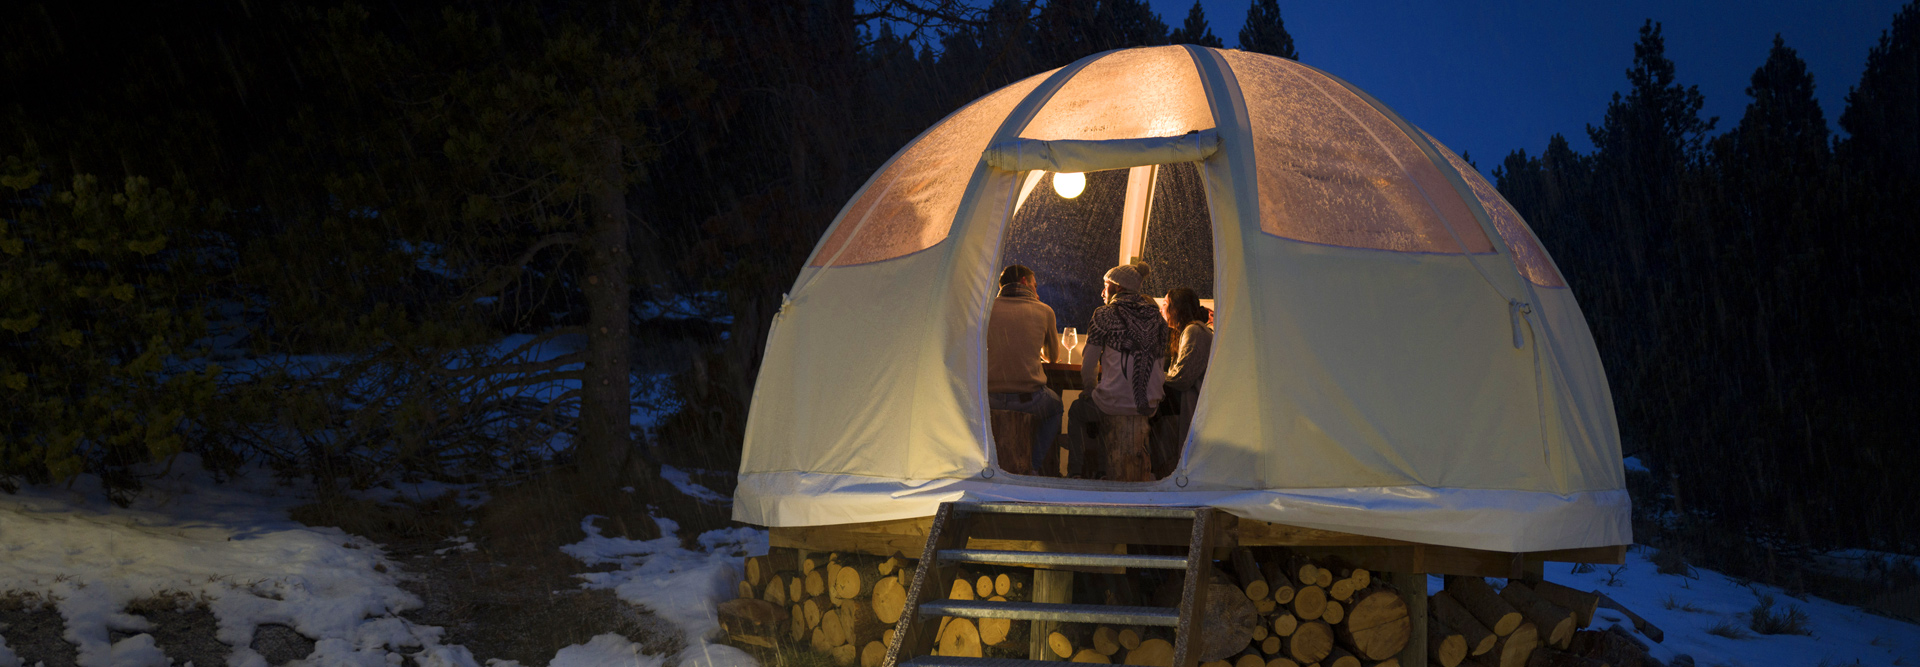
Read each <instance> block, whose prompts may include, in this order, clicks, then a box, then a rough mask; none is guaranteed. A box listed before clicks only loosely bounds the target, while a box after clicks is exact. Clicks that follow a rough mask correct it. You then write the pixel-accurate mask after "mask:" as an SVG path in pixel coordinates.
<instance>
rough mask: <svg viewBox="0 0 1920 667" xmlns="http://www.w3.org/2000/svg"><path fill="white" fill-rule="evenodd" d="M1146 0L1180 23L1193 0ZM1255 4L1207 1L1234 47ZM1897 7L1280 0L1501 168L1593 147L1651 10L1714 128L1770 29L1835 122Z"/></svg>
mask: <svg viewBox="0 0 1920 667" xmlns="http://www.w3.org/2000/svg"><path fill="white" fill-rule="evenodd" d="M1150 4H1151V5H1152V6H1153V8H1154V10H1155V11H1156V12H1158V13H1159V14H1160V16H1161V18H1163V19H1165V20H1166V22H1167V25H1168V26H1169V27H1178V26H1179V25H1180V23H1181V21H1183V20H1185V19H1186V16H1187V10H1188V8H1190V7H1192V6H1193V0H1150ZM1249 4H1250V2H1249V0H1203V1H1202V3H1201V5H1202V6H1203V7H1204V8H1205V9H1206V14H1207V21H1208V23H1210V24H1211V25H1212V27H1213V32H1214V34H1216V35H1219V36H1220V39H1221V40H1222V41H1224V42H1226V45H1227V46H1228V47H1234V46H1237V45H1238V43H1239V32H1240V26H1241V24H1242V23H1243V22H1244V21H1245V17H1246V12H1247V7H1248V5H1249ZM1901 4H1902V2H1900V1H1898V0H1845V1H1844V2H1808V1H1783V0H1750V1H1746V2H1689V1H1685V0H1681V1H1677V2H1675V1H1668V2H1657V1H1652V0H1609V1H1608V2H1590V3H1570V2H1537V1H1523V0H1447V1H1442V2H1345V1H1342V2H1298V1H1291V2H1290V1H1287V0H1282V2H1281V3H1280V8H1281V9H1280V11H1281V17H1282V18H1283V19H1285V21H1286V24H1287V31H1288V32H1290V33H1292V34H1293V38H1294V45H1295V47H1296V48H1297V49H1298V50H1299V52H1300V58H1301V62H1305V63H1307V64H1310V65H1313V66H1315V67H1318V68H1320V69H1323V70H1326V71H1328V72H1331V73H1333V74H1335V75H1337V76H1339V77H1341V78H1344V79H1346V80H1348V81H1350V82H1352V83H1353V84H1355V85H1358V86H1360V87H1361V88H1364V89H1366V90H1367V91H1368V92H1371V93H1373V95H1374V96H1375V97H1378V98H1380V100H1381V101H1383V102H1385V103H1387V104H1388V105H1389V106H1392V107H1393V108H1394V109H1395V110H1397V111H1399V112H1400V114H1401V115H1402V116H1405V117H1406V118H1407V120H1409V121H1411V122H1412V123H1414V124H1415V125H1419V126H1420V127H1422V128H1424V129H1426V130H1427V131H1428V132H1429V133H1431V134H1433V135H1434V136H1435V137H1437V138H1439V139H1440V141H1441V142H1443V143H1445V144H1447V145H1448V146H1449V147H1451V148H1453V149H1454V150H1455V151H1466V152H1469V153H1471V154H1472V156H1473V159H1474V161H1475V162H1477V163H1478V164H1479V166H1480V169H1481V171H1492V169H1493V167H1494V166H1495V165H1497V164H1498V163H1499V160H1500V159H1501V158H1503V157H1505V156H1506V154H1507V153H1508V152H1509V151H1511V150H1513V149H1516V148H1524V149H1526V151H1527V152H1528V153H1529V154H1533V155H1538V154H1539V153H1540V151H1541V150H1542V149H1544V148H1545V147H1546V145H1547V138H1548V137H1549V136H1551V135H1552V134H1553V133H1555V132H1560V133H1563V134H1565V135H1567V139H1568V140H1569V141H1570V142H1572V144H1573V146H1574V148H1575V149H1576V150H1579V151H1582V152H1585V151H1588V150H1591V149H1592V145H1591V144H1590V143H1589V142H1588V141H1587V136H1586V129H1585V128H1586V126H1587V125H1588V124H1589V123H1598V122H1599V121H1600V118H1601V116H1602V114H1604V113H1605V111H1606V106H1607V102H1608V100H1609V98H1610V97H1611V96H1612V94H1613V93H1614V92H1616V91H1624V90H1625V88H1626V85H1627V79H1626V70H1627V67H1628V66H1629V65H1631V64H1632V62H1633V43H1634V41H1635V39H1636V38H1637V37H1638V30H1639V28H1640V24H1641V23H1642V22H1643V21H1645V20H1646V19H1649V18H1651V19H1653V20H1654V21H1657V22H1660V23H1662V24H1664V26H1665V29H1664V31H1663V34H1664V35H1665V36H1666V40H1667V56H1668V57H1669V58H1672V59H1673V61H1674V64H1675V67H1676V76H1677V77H1678V78H1679V81H1680V82H1681V83H1682V84H1690V85H1698V86H1699V87H1700V92H1701V94H1703V95H1705V96H1706V100H1707V105H1706V108H1705V110H1703V112H1702V115H1704V116H1719V117H1720V124H1719V125H1718V126H1716V127H1715V133H1719V132H1722V131H1725V130H1726V129H1727V128H1730V127H1732V126H1733V125H1735V124H1737V123H1739V121H1740V115H1741V114H1742V113H1743V112H1744V111H1745V110H1746V105H1747V95H1746V92H1745V91H1746V87H1747V81H1748V78H1749V77H1751V76H1752V75H1753V71H1754V69H1756V68H1758V67H1759V66H1760V64H1761V63H1762V62H1764V61H1765V60H1766V55H1767V49H1768V48H1769V47H1771V45H1772V43H1773V35H1774V33H1780V34H1781V35H1782V36H1783V37H1785V38H1786V41H1787V46H1789V47H1791V48H1793V49H1795V50H1797V51H1799V53H1800V57H1801V59H1803V60H1805V61H1807V66H1808V68H1809V69H1810V70H1811V71H1812V73H1813V81H1814V86H1815V93H1816V94H1817V95H1818V96H1819V98H1820V102H1821V106H1822V107H1823V108H1824V110H1825V111H1826V114H1827V125H1828V127H1829V128H1831V129H1833V130H1834V131H1836V132H1838V131H1839V123H1838V120H1839V116H1840V111H1841V109H1842V108H1843V107H1844V105H1845V98H1846V94H1847V89H1848V88H1849V87H1851V86H1853V85H1854V84H1855V83H1857V82H1858V81H1859V78H1860V72H1861V69H1862V68H1863V67H1864V66H1865V65H1866V60H1867V50H1868V49H1870V48H1872V47H1873V45H1874V44H1876V43H1878V40H1879V38H1880V33H1881V31H1882V30H1884V29H1886V28H1887V27H1888V26H1889V25H1891V24H1892V20H1893V15H1894V13H1895V12H1896V11H1898V10H1899V8H1900V6H1901Z"/></svg>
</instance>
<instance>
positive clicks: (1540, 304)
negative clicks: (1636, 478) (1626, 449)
mask: <svg viewBox="0 0 1920 667" xmlns="http://www.w3.org/2000/svg"><path fill="white" fill-rule="evenodd" d="M1534 298H1535V304H1534V312H1535V313H1536V318H1535V319H1537V320H1539V322H1540V324H1541V326H1542V328H1544V329H1545V330H1546V331H1545V335H1543V336H1539V338H1541V339H1544V340H1545V344H1544V345H1543V346H1542V354H1544V355H1546V356H1547V358H1548V359H1550V360H1551V363H1550V364H1546V365H1545V367H1546V370H1548V371H1549V372H1550V373H1551V378H1552V379H1553V381H1554V382H1553V384H1550V385H1548V388H1547V391H1546V392H1545V393H1546V395H1547V396H1548V397H1549V398H1551V399H1552V400H1553V402H1554V403H1553V409H1554V412H1553V415H1554V417H1555V421H1556V422H1558V423H1559V424H1561V430H1560V434H1561V435H1562V436H1563V437H1564V438H1565V441H1564V442H1563V443H1561V446H1562V447H1565V449H1566V456H1567V458H1568V460H1567V462H1566V464H1565V465H1564V467H1565V468H1566V469H1568V470H1573V471H1579V473H1580V478H1579V479H1577V480H1575V481H1574V482H1573V483H1571V484H1569V485H1568V487H1567V490H1569V491H1587V490H1594V489H1619V488H1625V487H1626V483H1627V473H1626V469H1625V464H1624V463H1622V460H1621V448H1620V426H1619V423H1618V422H1617V421H1616V420H1615V417H1614V412H1613V390H1612V388H1611V387H1609V386H1608V384H1607V373H1606V369H1605V368H1604V367H1603V366H1602V365H1601V363H1600V352H1599V349H1598V348H1597V347H1595V345H1594V342H1593V333H1592V332H1591V331H1589V330H1588V329H1587V320H1586V316H1585V315H1584V314H1582V312H1581V310H1580V304H1579V303H1578V302H1577V301H1575V300H1574V297H1573V292H1572V291H1571V290H1566V289H1541V290H1535V291H1534Z"/></svg>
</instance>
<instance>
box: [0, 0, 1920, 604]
mask: <svg viewBox="0 0 1920 667" xmlns="http://www.w3.org/2000/svg"><path fill="white" fill-rule="evenodd" d="M1281 10H1282V8H1281V7H1280V5H1279V4H1278V3H1277V2H1276V1H1275V0H1252V2H1251V3H1250V8H1249V13H1248V16H1249V19H1248V22H1247V25H1246V26H1245V27H1244V28H1241V29H1238V30H1219V29H1217V28H1216V27H1214V26H1210V25H1209V23H1208V20H1207V17H1206V15H1205V13H1204V12H1203V11H1202V9H1201V7H1200V5H1199V4H1198V3H1195V4H1194V6H1193V8H1192V10H1191V11H1190V12H1188V13H1187V14H1186V15H1185V16H1174V17H1165V18H1163V17H1161V16H1159V15H1157V14H1156V13H1155V12H1153V11H1152V10H1151V8H1149V7H1148V6H1147V4H1146V3H1145V2H1144V0H1048V1H1045V2H1041V1H1040V0H993V1H992V2H990V3H987V2H962V1H960V0H704V1H701V2H693V1H690V0H433V1H425V2H395V3H385V2H364V1H361V2H356V1H352V0H313V1H296V0H216V1H212V2H201V3H179V4H175V3H149V2H125V3H108V4H100V3H66V2H14V3H5V5H4V7H0V44H4V45H5V46H3V47H0V91H3V92H0V128H4V131H0V487H3V488H5V489H8V490H13V489H17V488H19V487H20V486H21V485H26V484H52V483H59V482H62V481H65V480H68V479H70V478H72V477H73V476H75V475H77V474H80V473H83V472H85V473H92V474H97V475H99V476H100V477H101V478H102V479H103V480H105V481H106V482H107V489H108V493H110V494H115V495H116V497H124V496H125V494H130V493H133V492H134V491H136V490H138V489H139V487H140V483H141V472H140V471H141V470H144V469H147V468H146V467H144V466H151V465H153V464H156V463H164V462H166V461H168V460H170V458H171V457H173V456H174V455H175V454H177V453H181V452H193V453H196V454H198V455H199V460H200V461H202V462H203V463H204V464H205V465H208V466H212V467H215V468H217V469H219V470H221V471H224V473H225V474H246V473H245V472H244V471H246V470H251V469H253V468H250V467H249V466H248V465H247V464H249V463H264V464H266V465H267V466H268V467H269V468H270V469H272V470H274V471H276V472H277V473H278V474H280V475H282V476H284V477H287V478H304V479H309V480H312V481H313V482H314V483H315V484H318V485H321V486H323V487H339V488H350V487H358V486H365V485H368V484H373V483H377V482H378V481H379V480H381V479H387V478H392V477H401V478H407V479H445V480H466V481H471V480H479V479H530V478H534V477H537V476H539V475H541V474H543V472H544V471H545V470H547V469H548V468H549V467H551V466H553V465H554V464H556V463H560V464H569V465H572V466H574V467H575V468H577V469H578V470H579V471H580V473H581V475H582V478H583V480H584V482H583V483H585V484H589V485H591V488H619V487H622V486H634V485H640V486H644V485H647V484H653V483H656V477H657V474H658V469H659V467H660V466H661V465H663V464H670V465H676V466H684V467H689V468H696V469H702V470H731V469H734V468H735V467H737V464H738V456H739V447H740V442H741V438H742V432H743V429H744V426H745V424H744V422H745V419H746V413H747V410H746V406H747V403H748V401H749V399H750V397H751V396H752V392H753V384H754V379H755V377H756V374H757V371H758V367H759V357H760V355H761V354H762V351H763V348H764V346H765V336H766V332H767V328H768V324H769V322H770V320H771V318H772V316H773V314H774V313H775V312H776V311H777V309H778V308H779V306H780V303H781V298H782V294H783V293H784V292H786V291H787V290H788V289H790V288H791V286H792V284H793V280H794V277H795V276H796V274H797V273H798V271H799V269H800V267H801V265H802V263H803V262H805V261H806V259H807V254H808V253H809V252H810V250H811V249H812V248H813V247H814V245H815V242H816V240H817V239H819V238H820V236H821V235H822V233H823V232H824V230H825V228H826V226H827V225H828V224H829V223H830V222H831V221H832V219H833V218H834V216H835V215H836V214H837V213H838V212H839V211H840V208H841V207H842V205H843V204H844V203H845V202H846V201H847V200H848V199H849V198H850V197H851V196H852V194H853V193H854V192H855V191H856V190H857V189H858V188H859V187H860V186H861V185H862V184H863V183H864V182H865V181H866V179H867V178H869V176H871V175H872V174H873V172H874V171H875V170H876V169H877V168H878V167H879V166H880V165H881V164H882V163H883V162H885V161H886V160H887V159H888V157H889V156H891V155H892V154H893V152H894V151H896V150H898V149H899V148H900V147H901V146H903V145H905V144H906V143H907V142H909V141H910V140H911V139H912V138H913V137H915V136H916V135H918V134H919V133H920V132H921V131H923V130H924V129H926V128H927V127H928V126H930V125H932V124H933V123H935V122H936V121H938V120H939V119H940V118H942V117H944V116H945V115H946V114H947V113H949V112H951V111H952V110H954V109H956V108H958V107H960V106H962V105H964V104H965V103H967V102H968V101H970V100H973V99H975V98H978V97H980V96H982V95H984V94H986V93H988V92H991V91H993V90H995V89H997V88H999V87H1001V86H1003V85H1006V84H1008V83H1010V82H1013V81H1016V80H1018V79H1021V78H1024V77H1027V76H1030V75H1032V74H1036V73H1039V72H1043V71H1046V70H1048V69H1051V68H1054V67H1058V66H1061V65H1064V64H1067V63H1070V62H1072V61H1074V60H1076V59H1078V58H1081V57H1083V56H1086V55H1089V54H1093V53H1098V52H1101V51H1105V50H1109V49H1115V48H1122V47H1129V46H1141V45H1158V44H1171V43H1191V44H1201V45H1207V46H1216V47H1237V48H1243V49H1247V50H1251V51H1258V52H1262V53H1268V54H1272V55H1278V56H1283V57H1288V58H1294V59H1298V60H1302V61H1304V62H1308V63H1311V62H1312V58H1313V53H1311V51H1310V50H1309V51H1307V52H1305V53H1301V52H1298V51H1296V48H1295V44H1294V39H1293V37H1292V36H1290V34H1289V32H1288V26H1287V25H1286V23H1285V22H1284V21H1283V20H1282V16H1281ZM107 16H111V20H107V19H106V18H105V17H107ZM1169 19H1171V20H1169ZM1295 29H1296V30H1297V29H1299V26H1298V25H1296V26H1295ZM1621 39H1622V41H1626V40H1629V39H1635V37H1634V36H1631V35H1622V36H1621ZM1665 39H1666V38H1665V36H1663V34H1662V30H1661V26H1660V24H1659V23H1658V22H1657V17H1656V20H1650V21H1648V22H1647V24H1646V25H1645V26H1644V27H1643V28H1642V29H1641V30H1640V32H1639V34H1638V36H1637V41H1635V43H1634V48H1633V52H1634V57H1633V60H1632V61H1631V62H1630V63H1626V62H1623V63H1621V64H1622V65H1623V66H1624V67H1626V69H1625V75H1626V76H1625V78H1624V80H1621V81H1620V82H1619V84H1618V90H1619V92H1618V93H1616V94H1615V95H1614V96H1613V98H1612V100H1611V102H1610V103H1608V104H1607V106H1606V108H1605V109H1604V110H1601V109H1596V110H1594V112H1595V114H1597V115H1598V114H1602V112H1603V115H1598V116H1597V117H1600V118H1602V120H1601V121H1600V122H1599V123H1598V124H1596V125H1591V126H1588V127H1585V128H1566V129H1565V130H1564V132H1565V133H1566V134H1569V135H1571V134H1573V133H1577V132H1585V133H1586V135H1585V136H1586V137H1587V138H1588V139H1590V141H1591V145H1592V146H1593V149H1592V150H1591V152H1584V153H1583V152H1581V151H1579V150H1576V149H1574V148H1572V147H1571V144H1570V142H1569V141H1568V140H1567V139H1566V136H1563V135H1555V136H1554V137H1552V139H1551V141H1550V143H1549V144H1548V147H1547V148H1546V150H1545V151H1544V152H1543V153H1541V154H1539V155H1532V154H1528V153H1526V152H1524V151H1514V152H1513V153H1511V154H1509V155H1507V156H1505V157H1504V159H1501V160H1500V161H1499V163H1498V164H1497V165H1494V166H1493V167H1492V170H1491V171H1492V174H1493V175H1494V177H1495V178H1494V180H1495V181H1496V185H1497V186H1498V188H1499V189H1500V191H1501V192H1502V193H1503V194H1504V195H1505V196H1506V198H1507V199H1508V200H1509V201H1510V202H1511V203H1512V204H1513V205H1514V206H1515V207H1516V208H1517V209H1518V210H1519V211H1520V213H1521V214H1522V215H1523V216H1524V217H1525V218H1526V220H1527V221H1528V222H1529V224H1530V225H1531V226H1532V228H1533V229H1534V231H1535V233H1536V234H1537V235H1538V236H1539V238H1540V240H1541V241H1542V243H1543V244H1544V245H1545V246H1546V248H1547V250H1548V251H1549V252H1550V253H1551V254H1552V256H1553V257H1554V258H1555V260H1556V261H1557V262H1558V264H1559V267H1560V268H1561V270H1562V271H1563V273H1564V274H1565V277H1566V280H1567V282H1568V283H1569V284H1570V286H1571V287H1572V289H1573V290H1574V293H1575V294H1576V296H1577V297H1578V299H1579V300H1580V303H1581V306H1582V308H1583V309H1584V311H1585V315H1586V318H1587V321H1588V323H1589V325H1590V326H1591V327H1592V330H1593V334H1594V337H1595V339H1596V340H1597V341H1598V344H1599V348H1600V351H1601V354H1602V357H1603V360H1604V362H1605V365H1606V369H1607V372H1608V380H1609V382H1610V384H1611V389H1612V392H1613V398H1614V404H1615V408H1616V410H1617V413H1618V420H1619V425H1620V429H1621V433H1622V438H1623V443H1624V449H1625V450H1626V453H1627V454H1628V455H1629V456H1634V457H1637V458H1638V460H1640V461H1641V462H1643V463H1644V464H1645V465H1646V466H1647V468H1648V469H1649V470H1650V472H1648V473H1637V474H1634V475H1630V478H1629V479H1630V484H1631V491H1632V492H1633V497H1634V502H1635V506H1636V526H1635V528H1636V538H1637V539H1639V541H1642V542H1646V543H1649V544H1654V545H1656V546H1659V547H1661V548H1662V549H1665V550H1669V551H1671V552H1673V553H1675V554H1677V555H1678V557H1681V558H1685V559H1686V560H1688V561H1695V562H1700V563H1703V564H1707V563H1711V564H1713V565H1715V566H1716V567H1718V568H1720V569H1722V570H1723V571H1727V572H1729V573H1736V574H1740V575H1742V576H1749V577H1753V578H1766V579H1770V580H1774V581H1780V582H1786V583H1788V584H1796V585H1805V584H1804V582H1795V581H1794V579H1793V578H1794V577H1796V576H1799V575H1798V574H1797V573H1796V572H1797V571H1796V570H1795V568H1794V567H1793V566H1792V563H1793V562H1795V559H1797V558H1802V557H1804V556H1805V555H1806V554H1808V553H1810V552H1812V551H1813V550H1818V549H1832V548H1871V549H1878V550H1883V551H1891V552H1900V553H1907V554H1916V553H1920V493H1916V492H1915V491H1914V490H1913V489H1912V487H1911V486H1910V483H1911V482H1912V481H1913V480H1915V479H1920V411H1917V410H1916V409H1915V406H1916V405H1920V379H1916V378H1920V349H1916V348H1917V347H1920V346H1917V345H1916V344H1917V343H1920V335H1916V333H1915V327H1916V326H1917V324H1916V323H1920V262H1916V261H1915V260H1914V259H1913V257H1912V254H1913V248H1915V247H1920V226H1916V224H1915V223H1916V221H1920V3H1909V4H1908V5H1906V6H1905V7H1904V8H1903V9H1902V10H1901V11H1900V12H1899V13H1898V15H1897V16H1896V17H1894V19H1893V21H1892V22H1891V23H1890V24H1889V25H1887V26H1886V27H1885V32H1884V33H1883V35H1882V36H1881V37H1880V39H1879V41H1878V43H1877V45H1875V46H1874V47H1873V48H1872V50H1871V52H1870V53H1869V54H1867V55H1866V59H1865V67H1864V69H1863V70H1862V71H1861V72H1859V77H1858V79H1857V80H1854V81H1821V82H1820V85H1821V86H1825V87H1834V86H1840V87H1844V88H1846V89H1847V90H1848V91H1849V92H1848V93H1847V95H1846V98H1845V109H1844V110H1843V111H1841V112H1840V114H1839V115H1838V117H1837V118H1833V119H1828V118H1826V117H1825V116H1824V115H1823V112H1822V110H1821V107H1820V106H1819V104H1817V103H1816V101H1815V97H1814V82H1813V80H1812V78H1811V76H1810V75H1809V74H1808V71H1807V67H1806V65H1805V63H1804V62H1803V61H1802V60H1801V59H1800V57H1799V56H1798V55H1797V54H1796V52H1795V51H1794V49H1793V45H1792V44H1789V43H1785V42H1783V41H1781V40H1779V39H1776V40H1775V41H1774V43H1773V46H1772V49H1771V51H1770V52H1769V54H1768V56H1767V58H1766V60H1765V61H1764V62H1756V63H1753V64H1752V65H1753V70H1752V72H1753V74H1752V79H1751V85H1750V86H1749V87H1748V88H1747V90H1746V94H1747V96H1748V99H1747V101H1746V106H1745V112H1744V113H1743V114H1742V115H1741V116H1740V117H1739V118H1724V119H1715V118H1704V117H1702V116H1701V109H1702V107H1703V104H1704V100H1703V98H1702V96H1701V94H1700V92H1699V91H1698V89H1697V88H1696V87H1695V86H1693V85H1690V84H1688V83H1687V81H1688V75H1687V72H1686V71H1685V68H1684V66H1677V65H1676V63H1675V62H1674V61H1672V60H1670V59H1669V58H1668V57H1667V55H1666V42H1665ZM1229 42H1231V44H1229ZM1462 103H1466V102H1465V101H1464V100H1463V101H1462ZM1575 136H1577V135H1575ZM1482 159H1483V160H1484V158H1482ZM556 341H570V342H569V343H568V344H567V345H564V346H560V347H558V348H556V347H555V346H554V345H551V343H554V342H556ZM553 349H563V350H564V352H563V353H552V352H551V350H553ZM662 378H664V379H662ZM556 386H569V387H578V388H577V389H571V390H563V391H560V390H553V389H552V388H553V387H556ZM636 405H639V406H642V407H644V408H646V409H647V410H650V411H654V412H658V413H660V414H663V415H664V416H663V417H661V418H660V420H659V421H657V422H655V423H652V424H650V425H648V426H646V427H644V428H642V427H636V426H634V425H632V424H631V423H630V415H632V414H633V412H634V406H636Z"/></svg>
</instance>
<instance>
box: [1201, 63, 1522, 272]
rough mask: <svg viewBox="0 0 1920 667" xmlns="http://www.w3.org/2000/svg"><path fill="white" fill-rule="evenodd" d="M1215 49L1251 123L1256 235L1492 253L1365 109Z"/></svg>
mask: <svg viewBox="0 0 1920 667" xmlns="http://www.w3.org/2000/svg"><path fill="white" fill-rule="evenodd" d="M1220 53H1221V55H1222V56H1224V57H1225V58H1226V60H1227V63H1228V65H1229V66H1231V67H1232V68H1233V75H1234V77H1235V78H1236V79H1238V80H1239V83H1240V90H1241V93H1242V95H1243V96H1244V98H1245V99H1246V101H1247V114H1248V116H1249V120H1250V121H1251V125H1252V126H1253V145H1254V162H1255V169H1256V171H1257V172H1258V173H1257V177H1258V179H1259V184H1260V228H1261V230H1262V231H1265V232H1267V233H1269V234H1273V235H1275V236H1280V237H1284V238H1289V239H1294V240H1297V241H1306V242H1309V243H1323V244H1327V245H1337V246H1346V247H1350V248H1369V249H1375V250H1397V251H1402V252H1430V253H1453V254H1458V253H1460V252H1462V251H1465V252H1473V253H1487V252H1492V251H1493V244H1492V243H1491V242H1490V241H1489V240H1488V239H1487V236H1486V234H1485V233H1484V232H1482V231H1480V225H1479V223H1478V222H1477V221H1476V220H1475V219H1474V217H1473V214H1472V211H1471V210H1469V209H1468V208H1467V205H1466V202H1463V201H1461V200H1460V196H1459V195H1458V194H1457V193H1456V192H1455V191H1454V190H1453V188H1452V186H1451V185H1450V184H1449V183H1448V181H1447V180H1446V178H1445V177H1444V176H1442V175H1441V173H1440V170H1439V169H1437V168H1435V167H1434V165H1433V163H1432V161H1430V160H1428V159H1427V157H1426V154H1425V153H1424V152H1422V151H1421V150H1420V147H1419V146H1418V145H1416V144H1415V143H1414V142H1413V140H1412V139H1410V138H1408V137H1407V136H1406V134H1405V133H1403V132H1401V131H1400V129H1399V127H1398V126H1396V125H1394V124H1393V122H1392V121H1390V120H1388V119H1387V118H1386V117H1384V116H1382V115H1381V114H1380V113H1379V112H1378V111H1376V110H1375V109H1374V108H1373V107H1372V105H1369V104H1368V103H1367V102H1366V101H1365V100H1363V99H1361V98H1360V97H1359V96H1357V95H1354V94H1353V92H1352V91H1349V90H1347V88H1346V87H1345V86H1342V85H1341V84H1340V83H1339V82H1337V81H1333V80H1331V79H1328V78H1327V77H1326V76H1324V75H1322V74H1320V73H1318V72H1316V71H1314V70H1312V69H1311V68H1308V67H1305V66H1302V65H1300V64H1298V63H1294V62H1293V61H1290V60H1285V59H1281V58H1270V57H1265V56H1260V55H1257V54H1251V53H1246V52H1243V51H1221V52H1220ZM1450 223H1451V224H1450ZM1456 235H1457V238H1458V240H1457V241H1456V240H1455V239H1456Z"/></svg>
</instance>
